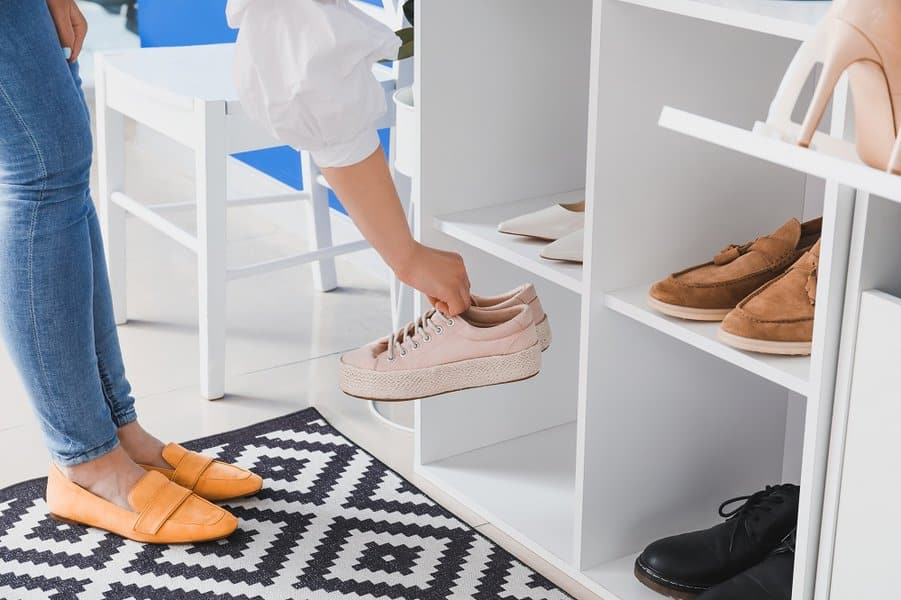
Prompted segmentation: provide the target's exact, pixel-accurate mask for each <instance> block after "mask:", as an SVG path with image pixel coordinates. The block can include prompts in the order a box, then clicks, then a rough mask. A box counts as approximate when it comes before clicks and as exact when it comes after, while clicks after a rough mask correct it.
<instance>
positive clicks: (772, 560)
mask: <svg viewBox="0 0 901 600" xmlns="http://www.w3.org/2000/svg"><path fill="white" fill-rule="evenodd" d="M794 568H795V532H794V531H793V532H792V533H791V535H789V537H788V538H786V539H785V541H784V542H783V543H782V545H781V546H779V547H778V548H776V549H775V550H773V553H772V554H770V555H769V556H768V557H766V558H765V559H764V560H763V562H762V563H759V564H756V565H754V566H753V567H751V568H750V569H748V570H747V571H745V572H744V573H742V574H741V575H736V576H735V577H733V578H732V579H730V580H729V581H727V582H726V583H722V584H720V585H718V586H716V587H715V588H712V589H710V591H707V592H704V593H703V594H701V595H700V596H698V600H791V597H792V575H793V574H794Z"/></svg>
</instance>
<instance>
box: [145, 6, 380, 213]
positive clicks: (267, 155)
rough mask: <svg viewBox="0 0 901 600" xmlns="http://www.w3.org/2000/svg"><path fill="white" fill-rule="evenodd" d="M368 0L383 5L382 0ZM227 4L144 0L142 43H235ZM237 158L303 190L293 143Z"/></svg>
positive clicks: (336, 203)
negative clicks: (227, 19)
mask: <svg viewBox="0 0 901 600" xmlns="http://www.w3.org/2000/svg"><path fill="white" fill-rule="evenodd" d="M261 1H263V2H268V1H271V0H261ZM364 1H366V2H369V3H370V4H375V5H376V6H381V5H382V4H381V0H364ZM225 4H226V0H141V3H140V9H139V11H138V32H139V33H140V35H141V45H142V46H144V47H145V48H149V47H154V46H193V45H198V44H221V43H227V42H234V41H235V38H236V37H237V31H236V30H234V29H230V28H229V26H228V23H227V22H226V20H225ZM379 137H380V138H381V139H382V147H383V148H385V151H386V153H387V148H388V130H383V131H380V132H379ZM235 158H237V159H238V160H240V161H242V162H244V163H246V164H248V165H250V166H252V167H254V168H256V169H259V170H260V171H263V172H264V173H266V174H268V175H270V176H271V177H274V178H275V179H277V180H279V181H281V182H282V183H284V184H286V185H289V186H291V187H293V188H295V189H298V190H301V189H303V178H302V177H301V171H300V155H299V154H298V152H297V151H295V150H294V149H293V148H290V147H289V146H281V147H278V148H269V149H266V150H257V151H254V152H243V153H241V154H236V155H235ZM329 203H330V204H331V205H332V207H333V208H335V209H337V210H340V211H341V212H344V213H346V211H345V210H344V207H343V206H341V203H340V202H339V201H338V199H337V198H336V197H335V195H334V194H333V193H330V194H329Z"/></svg>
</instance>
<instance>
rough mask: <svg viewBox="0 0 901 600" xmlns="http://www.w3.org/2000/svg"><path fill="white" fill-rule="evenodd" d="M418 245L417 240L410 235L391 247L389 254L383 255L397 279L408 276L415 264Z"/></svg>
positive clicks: (403, 278)
mask: <svg viewBox="0 0 901 600" xmlns="http://www.w3.org/2000/svg"><path fill="white" fill-rule="evenodd" d="M420 247H421V245H420V244H419V242H417V241H416V240H414V239H413V237H412V236H410V237H409V238H407V239H405V240H403V241H402V242H401V243H399V244H398V245H397V247H396V248H392V251H391V256H386V257H383V258H385V262H386V263H388V266H389V267H390V268H391V270H392V271H394V274H395V275H396V276H397V278H398V279H400V280H405V279H407V278H408V277H409V275H410V272H411V271H412V270H413V266H414V265H415V264H416V255H417V254H418V250H419V248H420Z"/></svg>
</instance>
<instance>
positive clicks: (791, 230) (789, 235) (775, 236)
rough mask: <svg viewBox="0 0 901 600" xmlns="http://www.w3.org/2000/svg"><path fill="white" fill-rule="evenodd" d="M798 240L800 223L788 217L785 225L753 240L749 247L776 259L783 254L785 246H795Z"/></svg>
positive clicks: (799, 239) (799, 237)
mask: <svg viewBox="0 0 901 600" xmlns="http://www.w3.org/2000/svg"><path fill="white" fill-rule="evenodd" d="M799 241H801V223H800V222H799V221H798V220H797V219H789V220H788V221H786V223H785V225H783V226H782V227H780V228H779V229H777V230H776V231H774V232H773V233H771V234H770V235H768V236H766V237H762V238H760V239H759V240H757V241H756V242H754V243H753V244H752V245H751V249H752V250H756V251H757V252H761V253H763V254H765V255H766V256H767V257H769V258H771V259H773V260H776V259H778V258H779V257H781V256H782V255H784V253H785V250H786V248H797V246H798V242H799Z"/></svg>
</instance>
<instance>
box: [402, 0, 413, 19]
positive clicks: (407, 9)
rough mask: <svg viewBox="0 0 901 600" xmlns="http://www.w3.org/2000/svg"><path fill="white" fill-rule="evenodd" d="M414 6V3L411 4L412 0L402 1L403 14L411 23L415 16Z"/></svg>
mask: <svg viewBox="0 0 901 600" xmlns="http://www.w3.org/2000/svg"><path fill="white" fill-rule="evenodd" d="M414 7H415V5H414V4H413V0H407V1H406V2H404V16H405V17H407V20H408V21H409V22H410V23H411V24H412V23H413V17H414V16H415V14H414Z"/></svg>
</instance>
